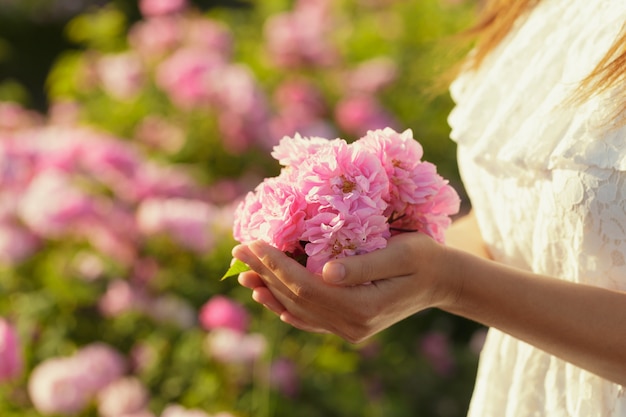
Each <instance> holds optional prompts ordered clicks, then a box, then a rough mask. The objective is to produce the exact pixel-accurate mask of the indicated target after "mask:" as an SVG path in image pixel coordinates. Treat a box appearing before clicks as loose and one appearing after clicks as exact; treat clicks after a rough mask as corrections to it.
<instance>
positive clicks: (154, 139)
mask: <svg viewBox="0 0 626 417" xmlns="http://www.w3.org/2000/svg"><path fill="white" fill-rule="evenodd" d="M135 138H136V139H137V140H139V141H140V142H142V143H145V144H146V145H148V146H149V147H151V148H154V149H157V150H163V151H165V152H167V153H170V154H173V153H176V152H178V151H179V150H181V148H182V147H183V145H184V144H185V139H186V137H185V131H184V130H183V129H182V128H181V127H179V126H177V125H175V124H174V123H172V121H171V120H169V119H167V118H165V117H160V116H156V115H148V116H146V117H144V118H143V120H142V121H141V122H140V123H139V126H138V127H137V129H136V130H135Z"/></svg>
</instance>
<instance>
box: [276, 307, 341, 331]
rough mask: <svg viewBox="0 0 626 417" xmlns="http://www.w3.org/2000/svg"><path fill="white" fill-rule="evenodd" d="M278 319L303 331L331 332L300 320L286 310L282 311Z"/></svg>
mask: <svg viewBox="0 0 626 417" xmlns="http://www.w3.org/2000/svg"><path fill="white" fill-rule="evenodd" d="M280 320H281V321H282V322H284V323H287V324H289V325H290V326H293V327H295V328H296V329H300V330H304V331H305V332H311V333H322V334H330V333H331V332H329V331H328V330H326V329H323V328H321V327H316V326H313V325H310V324H308V323H306V322H304V321H302V320H300V319H299V318H297V317H296V316H294V315H293V314H291V313H289V312H288V311H284V312H283V313H282V314H281V315H280Z"/></svg>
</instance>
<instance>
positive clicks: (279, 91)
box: [274, 79, 328, 118]
mask: <svg viewBox="0 0 626 417" xmlns="http://www.w3.org/2000/svg"><path fill="white" fill-rule="evenodd" d="M274 101H275V102H276V105H277V107H278V108H279V109H281V110H283V111H290V112H294V113H297V114H298V115H299V117H302V118H313V117H320V116H324V115H325V114H326V113H327V112H328V107H327V105H326V101H325V99H324V96H323V95H322V92H321V91H320V90H319V88H317V86H315V85H314V84H313V83H311V82H309V81H306V80H302V79H292V80H288V81H285V82H283V83H282V84H280V85H279V86H278V87H277V88H276V90H275V91H274Z"/></svg>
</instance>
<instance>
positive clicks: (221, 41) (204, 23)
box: [185, 18, 234, 59]
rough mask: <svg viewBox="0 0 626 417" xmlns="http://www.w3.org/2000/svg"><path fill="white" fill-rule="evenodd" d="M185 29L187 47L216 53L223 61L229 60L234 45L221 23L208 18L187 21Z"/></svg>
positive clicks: (228, 31) (226, 28) (228, 32)
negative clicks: (190, 46)
mask: <svg viewBox="0 0 626 417" xmlns="http://www.w3.org/2000/svg"><path fill="white" fill-rule="evenodd" d="M185 27H186V29H187V35H186V38H187V39H186V41H187V43H188V44H189V45H192V46H197V47H199V48H201V49H205V50H206V51H207V52H210V53H216V54H218V55H221V56H222V57H224V59H229V58H230V56H231V53H232V50H233V43H234V40H233V35H232V33H231V31H230V30H229V28H228V27H227V26H226V25H224V24H223V23H222V22H219V21H217V20H211V19H208V18H202V19H189V20H187V22H186V24H185Z"/></svg>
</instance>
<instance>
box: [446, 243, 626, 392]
mask: <svg viewBox="0 0 626 417" xmlns="http://www.w3.org/2000/svg"><path fill="white" fill-rule="evenodd" d="M448 256H452V258H450V259H454V262H446V264H448V265H449V267H447V268H445V269H446V270H447V271H448V274H449V275H450V276H451V277H452V282H453V287H454V288H455V290H454V292H452V293H451V294H452V297H448V298H447V299H446V301H444V302H443V304H442V305H440V306H439V307H440V308H442V309H443V310H446V311H449V312H451V313H453V314H457V315H460V316H463V317H466V318H468V319H471V320H475V321H477V322H480V323H483V324H485V325H487V326H490V327H495V328H498V329H500V330H501V331H503V332H505V333H508V334H510V335H512V336H514V337H516V338H518V339H520V340H523V341H525V342H528V343H530V344H532V345H534V346H536V347H538V348H539V349H542V350H544V351H546V352H548V353H551V354H553V355H555V356H557V357H560V358H561V359H564V360H566V361H568V362H571V363H573V364H575V365H577V366H579V367H581V368H584V369H587V370H589V371H590V372H593V373H595V374H597V375H600V376H602V377H604V378H607V379H609V380H612V381H614V382H617V383H620V384H622V385H626V331H625V329H626V294H625V293H623V292H618V291H610V290H606V289H602V288H597V287H592V286H588V285H581V284H576V283H570V282H566V281H562V280H558V279H555V278H550V277H544V276H539V275H535V274H531V273H529V272H526V271H522V270H518V269H514V268H510V267H507V266H505V265H501V264H498V263H495V262H491V261H485V260H482V259H479V258H477V257H474V256H472V255H469V254H467V253H463V252H461V251H458V250H456V249H453V248H449V249H448Z"/></svg>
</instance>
